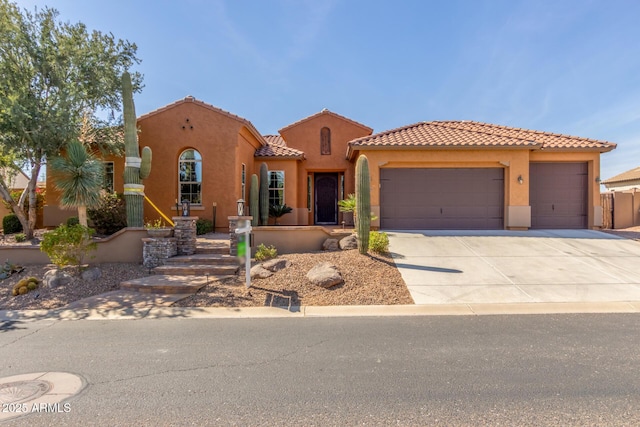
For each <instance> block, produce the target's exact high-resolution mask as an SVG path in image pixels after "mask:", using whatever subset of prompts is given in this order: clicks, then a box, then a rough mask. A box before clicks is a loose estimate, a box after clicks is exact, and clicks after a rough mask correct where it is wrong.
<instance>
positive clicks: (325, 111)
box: [278, 108, 373, 133]
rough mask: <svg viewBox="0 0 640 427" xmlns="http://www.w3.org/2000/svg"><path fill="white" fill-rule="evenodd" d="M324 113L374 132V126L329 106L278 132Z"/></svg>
mask: <svg viewBox="0 0 640 427" xmlns="http://www.w3.org/2000/svg"><path fill="white" fill-rule="evenodd" d="M323 114H330V115H332V116H334V117H337V118H339V119H342V120H345V121H347V122H349V123H352V124H354V125H356V126H359V127H361V128H363V129H366V130H368V131H369V132H373V129H372V128H370V127H369V126H367V125H364V124H362V123H360V122H357V121H355V120H353V119H350V118H349V117H346V116H343V115H341V114H338V113H334V112H333V111H331V110H329V109H327V108H323V109H322V110H320V111H319V112H317V113H314V114H311V115H309V116H307V117H304V118H302V119H300V120H297V121H295V122H293V123H291V124H289V125H287V126H285V127H283V128H281V129H279V130H278V132H280V133H282V131H286V130H287V129H289V128H292V127H294V126H297V125H299V124H301V123H304V122H306V121H308V120H311V119H313V118H314V117H317V116H320V115H323Z"/></svg>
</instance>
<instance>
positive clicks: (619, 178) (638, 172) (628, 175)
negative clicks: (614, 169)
mask: <svg viewBox="0 0 640 427" xmlns="http://www.w3.org/2000/svg"><path fill="white" fill-rule="evenodd" d="M638 180H640V167H637V168H634V169H631V170H628V171H626V172H622V173H621V174H618V175H616V176H614V177H613V178H609V179H605V180H604V181H602V184H617V183H618V182H626V181H638Z"/></svg>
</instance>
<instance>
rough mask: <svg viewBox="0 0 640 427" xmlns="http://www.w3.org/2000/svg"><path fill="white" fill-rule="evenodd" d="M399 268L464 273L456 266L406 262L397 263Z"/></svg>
mask: <svg viewBox="0 0 640 427" xmlns="http://www.w3.org/2000/svg"><path fill="white" fill-rule="evenodd" d="M396 267H397V268H408V269H411V270H420V271H431V272H434V273H463V271H462V270H456V269H454V268H442V267H429V266H426V265H415V264H404V263H396Z"/></svg>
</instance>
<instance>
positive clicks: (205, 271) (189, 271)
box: [153, 264, 238, 276]
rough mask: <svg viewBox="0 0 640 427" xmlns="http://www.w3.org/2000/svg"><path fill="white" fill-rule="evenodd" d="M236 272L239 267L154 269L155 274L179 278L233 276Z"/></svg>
mask: <svg viewBox="0 0 640 427" xmlns="http://www.w3.org/2000/svg"><path fill="white" fill-rule="evenodd" d="M236 270H238V266H237V265H206V264H204V265H202V264H175V265H172V264H165V265H160V266H158V267H156V268H154V269H153V272H154V273H155V274H168V275H177V276H204V275H209V276H215V275H233V274H235V273H236Z"/></svg>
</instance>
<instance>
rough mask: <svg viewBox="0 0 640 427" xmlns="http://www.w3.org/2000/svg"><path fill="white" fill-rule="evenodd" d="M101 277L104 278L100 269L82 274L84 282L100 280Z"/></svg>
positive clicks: (92, 269)
mask: <svg viewBox="0 0 640 427" xmlns="http://www.w3.org/2000/svg"><path fill="white" fill-rule="evenodd" d="M100 276H102V272H101V271H100V269H99V268H98V267H93V268H90V269H88V270H85V271H83V272H82V280H86V281H87V282H93V281H94V280H98V279H99V278H100Z"/></svg>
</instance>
